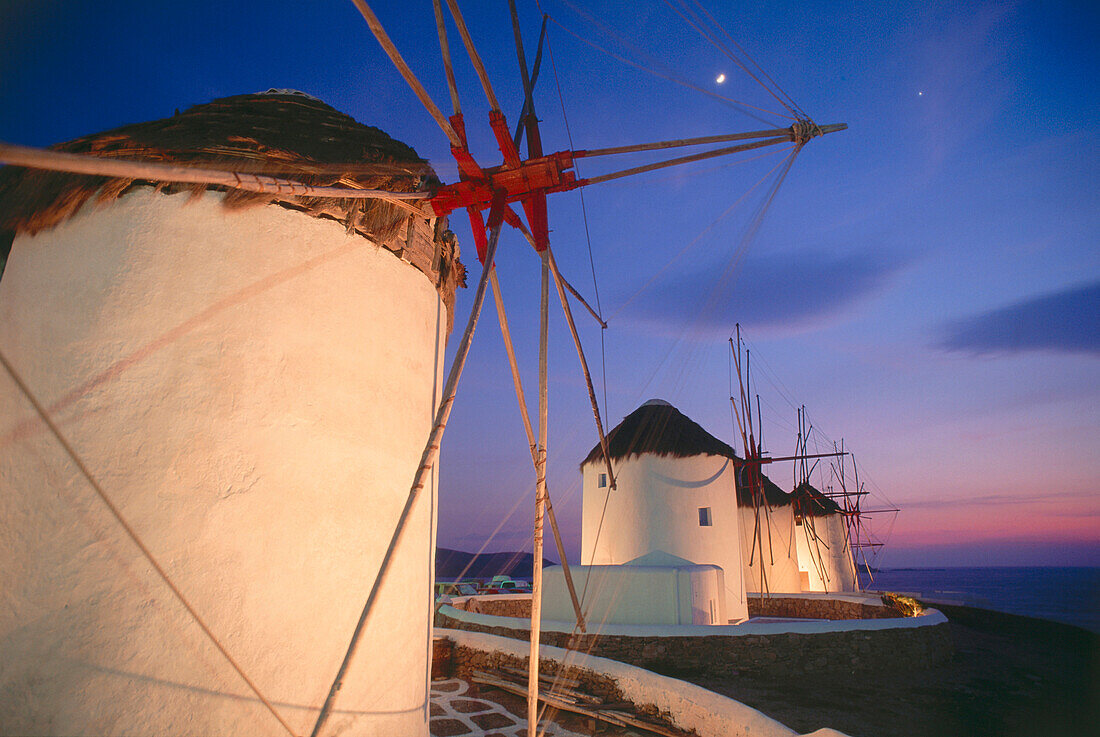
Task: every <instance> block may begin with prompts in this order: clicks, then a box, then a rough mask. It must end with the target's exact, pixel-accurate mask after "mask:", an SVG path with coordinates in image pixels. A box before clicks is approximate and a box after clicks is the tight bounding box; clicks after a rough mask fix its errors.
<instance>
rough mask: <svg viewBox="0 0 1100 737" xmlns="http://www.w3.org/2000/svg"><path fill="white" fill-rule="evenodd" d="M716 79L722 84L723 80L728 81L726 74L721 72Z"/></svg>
mask: <svg viewBox="0 0 1100 737" xmlns="http://www.w3.org/2000/svg"><path fill="white" fill-rule="evenodd" d="M714 81H715V82H717V83H718V84H722V83H723V82H725V81H726V75H724V74H719V75H718V77H717V78H716V79H715V80H714Z"/></svg>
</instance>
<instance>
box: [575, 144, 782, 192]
mask: <svg viewBox="0 0 1100 737" xmlns="http://www.w3.org/2000/svg"><path fill="white" fill-rule="evenodd" d="M790 140H791V139H790V137H787V136H784V137H783V138H768V139H765V140H763V141H756V142H755V143H744V144H741V145H740V146H728V147H726V148H719V149H715V150H714V151H704V152H703V153H699V154H692V155H691V156H681V157H679V158H677V159H669V160H668V161H658V162H656V163H654V164H646V165H645V166H635V167H633V168H631V169H623V170H622V171H617V172H612V173H611V174H602V175H600V176H598V177H589V178H587V179H578V180H577V186H578V187H587V186H589V185H591V184H599V183H601V182H610V181H611V180H613V179H621V178H623V177H629V176H633V175H635V174H643V173H645V172H647V171H655V170H657V169H664V168H666V167H669V166H678V165H679V164H689V163H691V162H693V161H703V160H704V159H713V158H715V157H716V156H727V155H729V154H735V153H738V152H740V151H751V150H752V149H754V148H763V147H764V146H774V145H775V144H777V143H789V142H790Z"/></svg>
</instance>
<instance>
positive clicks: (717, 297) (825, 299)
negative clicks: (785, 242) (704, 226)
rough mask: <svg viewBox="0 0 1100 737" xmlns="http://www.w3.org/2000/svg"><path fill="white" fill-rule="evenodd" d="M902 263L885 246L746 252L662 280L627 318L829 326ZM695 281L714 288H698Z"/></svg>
mask: <svg viewBox="0 0 1100 737" xmlns="http://www.w3.org/2000/svg"><path fill="white" fill-rule="evenodd" d="M904 265H905V263H904V259H903V258H902V257H900V256H898V255H897V254H895V253H891V252H888V251H886V250H884V249H879V250H871V249H865V250H858V251H849V252H848V253H845V254H839V255H834V254H830V253H827V252H825V251H814V252H798V253H791V252H787V253H783V254H764V255H755V254H754V255H750V256H747V257H745V259H744V261H743V262H742V263H741V264H740V265H739V267H738V268H737V269H736V270H735V271H734V272H733V273H732V276H724V275H722V269H721V268H701V269H699V270H698V271H694V272H691V273H681V274H678V275H676V276H673V277H671V278H669V279H666V280H665V281H664V282H662V283H660V284H658V285H656V286H655V287H653V288H652V289H650V290H649V291H648V293H647V294H646V295H645V298H644V299H641V300H638V301H637V302H636V305H637V306H636V307H635V308H634V310H633V312H634V315H633V316H632V317H634V318H635V319H637V320H640V321H641V322H644V323H646V325H647V326H654V325H665V324H675V326H676V329H677V330H682V329H683V326H684V323H685V320H686V321H687V322H691V323H693V325H694V326H695V328H696V329H698V330H703V331H709V330H711V329H718V330H719V331H721V332H724V333H728V332H729V330H730V326H731V325H732V324H733V323H734V322H740V323H741V324H743V325H747V326H751V327H765V328H779V327H786V328H806V327H810V326H816V325H820V324H822V323H826V322H831V321H833V320H835V319H836V318H837V317H838V316H840V315H841V314H843V313H844V312H845V311H846V310H848V309H849V308H851V307H853V306H855V305H856V304H858V303H859V302H861V301H863V300H865V299H867V298H868V297H870V296H872V295H873V294H875V293H877V292H878V291H879V290H880V289H881V288H883V287H884V286H885V285H886V283H887V282H888V281H889V279H890V277H892V276H893V275H894V274H895V273H897V272H898V271H899V270H900V269H901V268H902V267H903V266H904ZM700 284H711V285H713V286H712V288H711V289H709V290H700V289H699V285H700Z"/></svg>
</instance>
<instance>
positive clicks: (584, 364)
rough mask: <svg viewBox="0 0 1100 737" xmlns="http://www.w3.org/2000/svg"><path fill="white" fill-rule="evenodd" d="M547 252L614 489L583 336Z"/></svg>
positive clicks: (612, 473)
mask: <svg viewBox="0 0 1100 737" xmlns="http://www.w3.org/2000/svg"><path fill="white" fill-rule="evenodd" d="M546 252H547V253H549V254H550V255H549V256H548V257H547V261H548V262H549V264H550V270H551V272H552V273H553V274H554V284H555V285H557V288H558V299H559V301H560V302H561V308H562V311H563V312H565V321H566V323H568V324H569V332H570V334H572V336H573V345H575V346H576V348H577V358H579V359H580V362H581V372H582V373H584V383H585V386H586V387H587V388H588V399H589V401H590V402H591V403H592V415H593V417H595V418H596V432H598V433H599V437H600V450H601V451H602V452H603V457H604V462H605V463H606V464H607V487H608V489H609V490H611V491H614V490H615V488H616V485H615V473H614V470H613V469H612V468H611V451H610V449H609V448H608V445H607V434H606V433H604V431H603V421H602V420H601V419H600V405H599V403H598V402H597V401H596V389H595V387H594V386H593V385H592V374H591V373H590V372H589V371H588V361H587V360H586V359H585V357H584V349H583V348H582V347H581V338H580V335H578V334H577V324H576V323H575V322H574V321H573V310H571V309H570V308H569V300H568V299H566V297H565V290H564V288H563V287H562V281H563V279H562V278H561V273H560V272H559V271H558V263H557V261H556V260H555V259H554V254H553V253H552V252H551V251H550V247H549V246H547V247H546Z"/></svg>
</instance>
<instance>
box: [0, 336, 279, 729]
mask: <svg viewBox="0 0 1100 737" xmlns="http://www.w3.org/2000/svg"><path fill="white" fill-rule="evenodd" d="M0 365H3V367H4V370H5V371H7V372H8V375H9V376H10V377H11V379H12V381H14V382H15V385H16V386H17V387H19V391H20V393H22V395H23V397H24V398H25V399H26V400H27V401H28V402H29V403H30V405H31V407H33V408H34V411H35V412H36V413H37V414H38V417H39V419H41V420H42V422H43V423H45V425H46V427H47V428H49V430H50V433H51V434H52V435H53V437H54V439H55V440H57V442H58V444H59V445H60V446H61V448H62V450H64V451H65V455H67V456H68V457H69V460H70V461H72V463H73V465H74V466H76V469H77V470H78V471H79V472H80V475H81V476H83V477H84V480H85V481H87V482H88V485H89V486H91V487H92V490H93V491H94V492H95V493H96V496H98V497H99V500H100V501H101V502H103V504H104V506H106V507H107V510H108V511H109V512H110V513H111V516H112V517H114V518H115V521H116V522H118V524H119V526H120V527H121V528H122V529H123V530H124V531H125V532H126V535H127V537H129V538H130V542H132V543H133V544H134V545H135V546H137V549H138V550H139V551H141V554H142V555H143V556H144V557H145V560H146V561H148V563H149V565H150V567H152V569H153V570H154V571H155V572H156V574H157V575H158V576H159V577H160V580H161V581H163V582H164V584H165V586H167V587H168V590H169V591H171V592H172V594H173V595H174V596H175V597H176V600H177V601H179V603H180V604H182V605H183V608H184V609H186V610H187V613H188V614H190V615H191V618H192V619H193V620H195V623H196V624H197V625H198V626H199V629H201V630H202V632H203V634H204V635H206V637H207V639H208V640H210V642H211V643H212V644H213V645H214V647H215V648H216V649H217V651H218V652H220V653H221V654H222V656H223V657H224V658H225V659H226V661H227V662H228V663H229V665H230V666H231V667H232V668H233V670H234V671H236V672H237V675H238V676H240V677H241V680H243V681H244V682H245V685H246V686H248V688H249V690H250V691H252V693H254V694H256V698H258V699H259V700H260V703H262V704H263V705H264V706H265V707H266V708H267V710H268V711H269V712H271V715H272V716H273V717H275V719H276V720H277V721H278V722H279V724H281V725H282V727H283V729H285V730H286V732H287V734H289V735H291V737H295V734H294V730H293V729H291V728H290V725H289V724H287V723H286V722H285V721H284V720H283V718H282V717H281V716H280V715H279V712H277V711H275V707H274V706H272V704H271V702H270V701H268V700H267V698H265V697H264V695H263V694H262V693H261V692H260V689H259V687H257V686H256V684H255V683H253V682H252V679H251V678H249V677H248V676H247V675H245V672H244V670H243V669H242V668H241V666H240V665H238V663H237V661H236V660H234V658H233V656H232V655H230V654H229V651H228V650H226V649H225V646H224V645H222V644H221V642H220V641H219V640H218V638H217V637H215V636H214V633H213V632H211V631H210V628H209V627H208V626H207V625H206V622H204V621H203V619H202V617H200V616H199V613H198V612H197V611H195V608H194V607H193V606H191V602H189V601H188V600H187V598H186V597H185V596H184V595H183V592H182V591H180V590H179V589H178V588H176V585H175V584H174V583H172V579H170V578H168V574H167V573H166V572H165V570H164V569H163V568H162V567H161V565H160V563H158V562H157V559H156V558H154V557H153V554H152V552H150V551H149V548H147V547H145V544H144V543H143V542H142V541H141V538H139V537H138V535H137V532H135V531H134V528H133V527H131V526H130V524H129V523H128V522H127V521H126V519H125V518H124V517H123V516H122V512H120V511H119V509H118V507H116V506H115V504H114V502H112V501H111V498H110V497H109V496H107V492H106V491H104V489H103V487H102V486H101V485H100V484H99V482H98V481H96V479H95V477H94V476H93V475H92V472H91V470H89V469H88V467H87V466H86V465H85V464H84V461H82V460H81V459H80V456H78V455H77V453H76V450H74V449H73V446H72V445H70V444H69V441H68V440H67V439H66V438H65V436H64V435H62V434H61V429H60V428H58V426H57V425H56V424H55V423H54V421H53V419H51V418H50V415H49V413H47V412H46V408H45V407H43V406H42V404H41V403H40V402H39V401H38V398H37V397H35V396H34V394H33V393H32V392H31V390H30V387H28V386H27V384H26V382H24V381H23V377H21V376H20V375H19V373H18V372H16V370H15V367H14V366H12V365H11V363H10V362H9V361H8V359H7V357H6V356H5V355H4V354H3V352H0Z"/></svg>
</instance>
